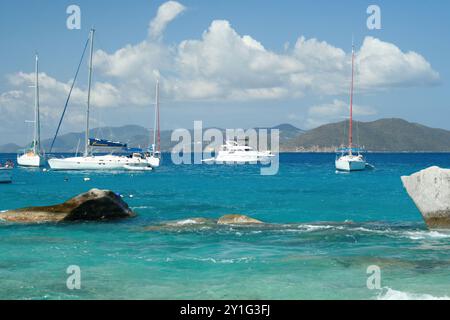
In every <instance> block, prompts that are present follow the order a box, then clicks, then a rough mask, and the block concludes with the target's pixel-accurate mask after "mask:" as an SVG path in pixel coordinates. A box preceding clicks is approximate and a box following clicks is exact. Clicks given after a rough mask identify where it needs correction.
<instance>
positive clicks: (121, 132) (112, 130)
mask: <svg viewBox="0 0 450 320" xmlns="http://www.w3.org/2000/svg"><path fill="white" fill-rule="evenodd" d="M353 127H354V142H355V144H359V142H361V143H360V145H361V146H364V147H365V149H366V150H368V151H374V152H450V131H449V130H445V129H439V128H431V127H427V126H425V125H422V124H419V123H414V122H408V121H406V120H404V119H400V118H385V119H378V120H374V121H370V122H360V121H355V122H354V126H353ZM206 129H207V128H204V130H206ZM217 129H219V130H221V131H222V132H224V129H221V128H217ZM255 129H267V130H270V129H279V130H280V151H282V152H334V150H335V149H336V148H338V147H340V146H341V145H343V144H346V143H347V139H348V133H347V130H348V121H341V122H336V123H329V124H324V125H321V126H319V127H317V128H314V129H311V130H306V131H305V130H302V129H299V128H297V127H295V126H293V125H291V124H288V123H283V124H279V125H277V126H274V127H259V128H258V127H257V128H255ZM189 131H190V132H191V134H192V129H191V130H189ZM90 134H91V136H92V137H98V138H104V139H109V140H114V141H121V142H124V143H128V145H129V147H140V148H144V149H145V148H147V147H148V146H149V144H150V143H151V141H152V140H153V131H152V130H151V129H147V128H144V127H141V126H139V125H133V124H130V125H124V126H120V127H102V128H95V129H92V130H90ZM171 134H172V131H171V130H163V131H161V149H162V150H163V151H169V150H171V148H172V147H173V146H174V145H175V144H177V143H178V142H172V141H171ZM84 135H85V134H84V132H71V133H67V134H63V135H61V136H59V137H58V138H57V139H56V141H55V146H54V149H53V152H75V151H76V150H77V149H80V148H81V147H82V146H83V141H84ZM50 144H51V139H45V140H43V141H42V146H43V147H44V149H45V150H47V151H48V150H49V148H50ZM19 149H23V147H20V146H18V145H17V144H14V143H8V144H5V145H2V146H0V152H1V153H14V152H17V151H18V150H19Z"/></svg>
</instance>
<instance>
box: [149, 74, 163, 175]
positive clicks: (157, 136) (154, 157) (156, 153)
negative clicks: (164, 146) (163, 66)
mask: <svg viewBox="0 0 450 320" xmlns="http://www.w3.org/2000/svg"><path fill="white" fill-rule="evenodd" d="M146 159H147V161H148V164H149V165H150V166H151V167H153V168H157V167H159V165H160V164H161V132H160V127H159V80H156V93H155V122H154V125H153V144H152V148H151V150H150V152H149V153H147V154H146Z"/></svg>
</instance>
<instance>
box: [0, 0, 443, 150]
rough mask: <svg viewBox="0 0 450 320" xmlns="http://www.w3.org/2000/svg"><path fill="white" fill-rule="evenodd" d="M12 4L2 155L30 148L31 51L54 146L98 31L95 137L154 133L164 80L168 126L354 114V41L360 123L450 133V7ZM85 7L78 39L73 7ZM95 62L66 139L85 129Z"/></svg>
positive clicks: (2, 72) (3, 71) (1, 70)
mask: <svg viewBox="0 0 450 320" xmlns="http://www.w3.org/2000/svg"><path fill="white" fill-rule="evenodd" d="M373 3H374V2H373V1H370V2H369V1H364V0H358V1H357V0H353V1H350V0H348V1H328V0H318V1H306V0H303V1H299V0H283V1H275V0H265V1H261V0H228V1H210V0H186V1H179V2H176V1H168V2H165V1H150V0H133V1H121V0H116V1H107V0H96V1H86V0H76V1H63V0H60V1H54V0H40V1H32V0H27V1H25V0H15V1H12V0H3V1H1V4H0V40H1V48H2V49H1V50H0V59H1V60H0V61H1V63H0V112H1V127H0V143H6V142H15V143H18V144H23V143H25V141H27V140H29V139H30V137H31V128H30V127H29V124H27V123H26V122H25V121H26V120H30V119H31V118H32V114H33V88H32V87H31V86H32V85H33V70H34V57H33V56H34V53H35V52H38V53H39V56H40V68H41V70H40V71H41V72H40V92H41V112H42V125H43V129H42V131H43V136H44V137H50V136H51V135H52V134H53V132H54V131H55V129H56V125H57V122H58V120H59V117H60V114H61V112H62V109H63V106H64V102H65V99H66V96H67V93H68V90H69V88H70V83H71V81H72V79H73V76H74V73H75V69H76V66H77V63H78V60H79V58H80V55H81V52H82V49H83V46H84V43H85V42H86V39H87V37H88V33H89V29H90V28H91V26H95V29H96V37H95V51H94V81H93V91H92V106H93V111H92V118H93V119H92V122H93V126H104V125H112V126H117V125H124V124H139V125H143V126H146V127H151V126H152V123H153V119H152V107H153V105H152V103H153V99H154V85H155V79H157V78H159V79H160V82H161V102H162V111H161V112H162V119H161V122H162V126H163V128H164V129H174V128H180V127H185V128H191V127H192V126H193V121H194V120H203V121H204V125H205V126H220V127H226V128H236V127H252V126H272V125H277V124H280V123H291V124H293V125H296V126H298V127H300V128H303V129H309V128H313V127H316V126H318V125H321V124H324V123H328V122H333V121H340V120H342V119H343V118H344V117H345V115H346V114H347V110H348V92H349V81H350V72H351V44H352V36H353V38H354V43H355V51H356V80H355V81H356V82H355V87H356V88H355V90H356V94H355V113H356V117H357V118H358V119H359V120H362V121H370V120H375V119H379V118H384V117H400V118H404V119H406V120H409V121H413V122H420V123H423V124H425V125H429V126H433V127H440V128H445V129H450V122H449V121H448V120H447V119H450V108H449V107H450V102H449V101H450V99H449V96H450V93H449V92H450V86H449V84H448V79H449V77H450V62H449V59H450V41H448V36H449V32H450V19H449V18H450V3H448V2H444V1H433V2H427V3H426V2H421V3H419V2H410V1H376V4H377V5H378V6H379V7H380V8H381V30H369V29H368V28H367V24H366V20H367V18H368V16H369V15H368V14H367V12H366V10H367V7H368V6H369V5H370V4H373ZM71 4H76V5H78V6H79V7H80V9H81V29H80V30H69V29H67V27H66V20H67V17H68V14H67V13H66V8H67V7H68V6H69V5H71ZM86 64H87V62H86V61H85V62H84V63H83V68H82V70H81V72H80V75H79V79H78V80H77V83H76V87H75V89H74V92H73V94H72V99H71V102H70V105H69V109H68V113H67V117H66V118H65V120H64V123H63V129H62V131H63V132H71V131H82V129H83V127H84V112H85V101H86V87H87V67H86V66H87V65H86Z"/></svg>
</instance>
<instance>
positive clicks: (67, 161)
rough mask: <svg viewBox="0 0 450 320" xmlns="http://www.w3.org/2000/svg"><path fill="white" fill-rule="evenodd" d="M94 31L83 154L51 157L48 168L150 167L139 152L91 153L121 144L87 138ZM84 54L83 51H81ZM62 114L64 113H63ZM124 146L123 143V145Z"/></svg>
mask: <svg viewBox="0 0 450 320" xmlns="http://www.w3.org/2000/svg"><path fill="white" fill-rule="evenodd" d="M94 33H95V30H94V29H92V30H91V32H90V35H89V42H90V58H89V78H88V93H87V108H86V133H85V144H84V154H83V156H81V157H79V156H75V157H70V158H52V159H49V160H48V164H49V165H50V168H51V169H53V170H115V169H119V170H120V169H124V170H136V169H138V168H144V169H150V170H151V167H150V166H149V164H148V161H147V159H146V158H145V157H144V156H143V155H141V154H140V153H133V154H131V155H129V156H120V155H113V154H108V155H101V156H100V155H99V156H97V155H93V154H92V147H98V146H105V145H106V146H107V147H117V146H122V144H120V143H118V142H112V141H107V140H100V139H90V138H89V133H90V132H89V131H90V128H89V116H90V115H89V113H90V102H91V83H92V55H93V47H94ZM83 55H84V53H83ZM63 116H64V113H63ZM123 146H125V145H123Z"/></svg>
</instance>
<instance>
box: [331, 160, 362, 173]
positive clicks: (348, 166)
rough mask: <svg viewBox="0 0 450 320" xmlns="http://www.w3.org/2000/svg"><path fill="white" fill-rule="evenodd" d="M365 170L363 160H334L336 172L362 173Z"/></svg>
mask: <svg viewBox="0 0 450 320" xmlns="http://www.w3.org/2000/svg"><path fill="white" fill-rule="evenodd" d="M365 169H366V162H365V161H364V160H340V159H338V160H336V170H339V171H348V172H350V171H362V170H365Z"/></svg>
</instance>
